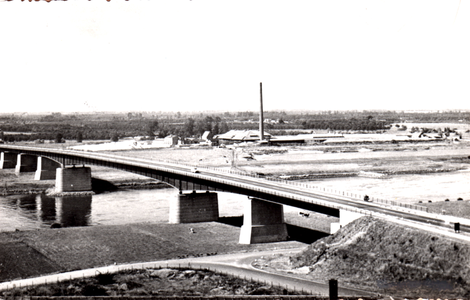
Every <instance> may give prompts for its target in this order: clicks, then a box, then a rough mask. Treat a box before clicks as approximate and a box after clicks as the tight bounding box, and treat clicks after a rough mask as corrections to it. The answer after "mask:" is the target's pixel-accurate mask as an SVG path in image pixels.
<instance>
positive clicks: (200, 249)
mask: <svg viewBox="0 0 470 300" xmlns="http://www.w3.org/2000/svg"><path fill="white" fill-rule="evenodd" d="M190 227H191V228H193V229H194V231H195V232H196V233H191V232H190V230H189V228H190ZM239 233H240V229H239V228H238V227H236V226H230V225H226V224H221V223H217V222H210V223H195V224H150V223H149V224H147V223H145V224H129V225H119V226H118V225H116V226H92V227H76V228H61V229H44V230H36V231H24V232H21V231H20V232H3V233H0V241H2V245H3V246H4V247H1V248H0V258H2V260H1V261H0V262H1V263H3V264H5V262H6V263H10V265H9V267H8V268H7V267H5V266H3V267H2V269H1V272H0V280H2V281H6V280H11V279H15V278H26V277H30V276H35V275H38V274H44V273H50V272H61V271H71V270H79V269H86V268H92V267H99V266H106V265H112V264H114V263H118V264H119V263H130V262H143V261H153V260H165V259H171V258H183V257H197V256H204V255H208V254H214V253H218V254H221V253H236V252H241V251H258V250H266V249H274V248H283V247H284V248H293V247H299V246H300V245H304V244H302V243H299V242H296V241H290V242H279V243H269V244H254V245H241V244H238V238H239ZM208 241H210V242H208ZM8 249H10V250H8ZM12 249H13V250H14V251H15V252H14V253H25V254H24V255H23V254H21V260H20V256H19V254H18V258H17V259H15V257H14V254H12V253H13V252H12V251H11V250H12ZM25 249H28V250H29V251H26V252H25V251H24V250H25ZM26 253H30V254H31V255H27V254H26ZM12 255H13V256H12ZM9 259H10V261H8V260H9Z"/></svg>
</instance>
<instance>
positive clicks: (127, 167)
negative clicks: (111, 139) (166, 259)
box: [0, 145, 442, 244]
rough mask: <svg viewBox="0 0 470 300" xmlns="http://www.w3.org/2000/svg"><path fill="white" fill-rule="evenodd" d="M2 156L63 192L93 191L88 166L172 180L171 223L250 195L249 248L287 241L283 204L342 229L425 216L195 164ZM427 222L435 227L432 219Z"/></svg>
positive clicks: (22, 152) (35, 153) (34, 151)
mask: <svg viewBox="0 0 470 300" xmlns="http://www.w3.org/2000/svg"><path fill="white" fill-rule="evenodd" d="M0 153H1V159H0V169H5V168H15V171H16V172H17V173H21V172H35V179H36V180H43V179H55V180H56V192H57V193H67V192H81V191H90V190H91V168H90V167H87V165H96V166H104V167H109V168H115V169H119V170H124V171H128V172H132V173H136V174H140V175H144V176H147V177H151V178H154V179H157V180H159V181H162V182H166V183H167V184H169V185H170V186H172V187H174V188H176V189H178V190H179V195H178V197H177V199H176V200H174V201H171V202H170V216H169V221H170V223H193V222H209V221H216V220H217V219H218V217H219V213H218V199H217V193H215V192H216V191H223V192H231V193H237V194H242V195H246V196H248V201H247V202H246V206H245V208H244V219H243V226H242V228H241V232H240V239H239V241H240V243H244V244H249V243H260V242H273V241H282V240H286V239H287V237H288V233H287V229H286V224H285V223H284V213H283V205H289V206H293V207H297V208H301V209H303V210H308V211H314V212H319V213H323V214H327V215H330V216H334V217H339V218H340V223H339V224H336V226H335V228H336V229H338V228H339V227H341V226H342V225H344V224H347V223H349V222H351V221H352V220H354V219H357V218H358V217H360V216H363V215H380V216H383V215H384V214H385V215H389V216H396V217H400V218H403V216H404V214H409V216H410V218H414V219H416V218H417V216H418V217H420V218H422V217H423V216H422V212H419V211H416V212H413V211H412V210H411V211H410V210H409V212H408V213H406V212H404V211H403V209H402V208H393V207H392V208H390V207H389V206H384V205H378V204H376V203H371V202H364V201H363V200H362V197H363V196H362V195H354V194H349V193H346V195H331V194H330V193H328V192H326V193H325V192H322V191H320V190H311V189H308V188H303V187H299V186H298V185H292V184H288V183H287V182H275V181H274V182H273V181H268V180H266V179H263V178H257V177H249V176H243V175H240V174H233V173H227V172H222V171H216V170H211V169H199V171H200V172H198V173H194V172H192V171H191V166H185V165H181V164H175V163H169V162H159V161H152V160H142V159H136V158H129V157H124V156H116V155H109V154H104V153H90V152H83V151H73V150H59V149H49V148H40V147H23V146H10V145H0ZM197 191H199V192H197ZM201 191H202V192H201ZM343 194H344V193H343ZM410 208H411V206H410ZM434 221H436V220H434ZM441 221H442V220H441ZM441 221H437V222H438V223H441ZM423 222H428V223H429V220H427V221H423ZM336 229H332V230H333V231H334V230H336Z"/></svg>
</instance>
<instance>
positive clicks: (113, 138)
mask: <svg viewBox="0 0 470 300" xmlns="http://www.w3.org/2000/svg"><path fill="white" fill-rule="evenodd" d="M117 141H119V135H118V134H117V132H115V133H113V135H112V136H111V142H117Z"/></svg>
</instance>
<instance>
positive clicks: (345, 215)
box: [330, 209, 364, 234]
mask: <svg viewBox="0 0 470 300" xmlns="http://www.w3.org/2000/svg"><path fill="white" fill-rule="evenodd" d="M363 216H364V215H362V214H360V213H357V212H353V211H347V210H344V209H340V210H339V223H331V226H330V234H334V233H336V232H337V231H338V230H340V228H341V227H343V226H345V225H347V224H349V223H351V222H352V221H355V220H357V219H359V218H361V217H363Z"/></svg>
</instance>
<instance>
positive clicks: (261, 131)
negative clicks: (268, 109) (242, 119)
mask: <svg viewBox="0 0 470 300" xmlns="http://www.w3.org/2000/svg"><path fill="white" fill-rule="evenodd" d="M259 96H260V101H259V102H260V110H259V139H260V141H263V140H264V117H263V83H262V82H260V83H259Z"/></svg>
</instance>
